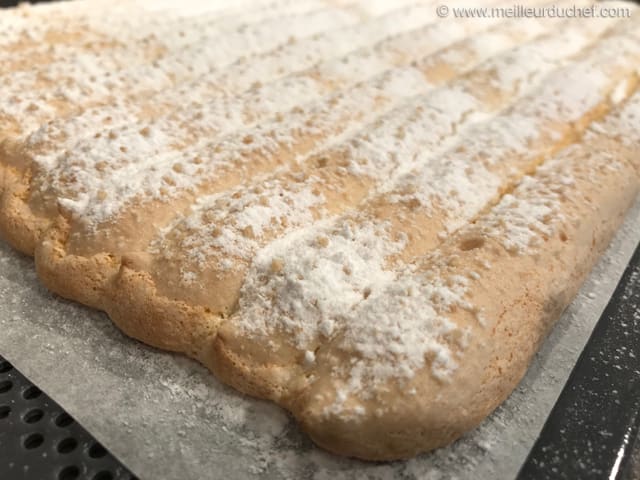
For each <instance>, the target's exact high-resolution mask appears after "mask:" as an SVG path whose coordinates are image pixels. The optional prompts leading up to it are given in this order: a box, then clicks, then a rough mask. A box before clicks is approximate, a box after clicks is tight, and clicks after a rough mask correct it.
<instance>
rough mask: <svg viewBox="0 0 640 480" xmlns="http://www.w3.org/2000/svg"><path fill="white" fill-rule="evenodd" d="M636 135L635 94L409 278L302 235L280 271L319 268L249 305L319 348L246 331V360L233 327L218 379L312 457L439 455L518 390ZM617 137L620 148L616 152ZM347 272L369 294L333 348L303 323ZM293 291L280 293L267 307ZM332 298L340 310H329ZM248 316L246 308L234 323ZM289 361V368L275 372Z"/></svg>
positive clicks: (636, 145) (317, 328)
mask: <svg viewBox="0 0 640 480" xmlns="http://www.w3.org/2000/svg"><path fill="white" fill-rule="evenodd" d="M639 131H640V94H635V95H634V96H633V97H632V98H631V99H630V100H629V101H628V102H627V103H626V104H622V106H621V107H620V108H618V109H616V110H615V111H614V112H612V113H611V114H610V115H608V116H607V117H606V118H605V119H604V120H603V121H602V122H598V123H596V124H593V125H592V126H591V127H590V128H589V129H588V131H587V133H586V134H585V135H584V136H583V143H578V144H572V145H570V146H569V147H568V148H566V149H565V150H563V151H561V152H559V153H558V154H557V155H556V156H555V157H554V158H553V159H550V160H548V161H547V162H545V163H544V164H543V165H542V166H540V167H539V168H537V169H536V171H535V172H532V175H530V176H525V177H524V178H523V179H522V181H521V182H520V183H519V185H518V186H517V187H516V188H515V189H514V190H513V191H512V192H511V193H510V194H508V195H505V196H504V197H503V198H502V199H501V200H500V201H499V203H498V204H497V205H496V206H494V207H493V208H491V210H489V211H488V212H486V213H484V214H483V215H481V216H480V217H479V218H478V219H477V221H476V222H475V223H474V224H467V225H465V226H463V227H462V228H461V229H460V230H458V231H457V232H456V233H454V234H452V235H451V236H449V237H448V238H447V239H446V240H444V242H443V243H442V244H441V245H440V246H438V247H437V248H436V249H435V250H433V251H431V252H430V253H428V254H427V255H426V256H424V257H422V259H419V260H417V261H416V263H414V264H410V265H407V266H405V267H400V268H397V269H393V270H385V269H384V267H382V265H380V264H379V263H377V262H378V261H379V259H380V258H381V257H379V256H378V254H380V253H383V252H381V251H378V250H375V248H376V246H377V245H379V242H382V241H384V240H382V239H381V238H380V237H379V236H378V235H377V234H375V233H374V232H373V231H371V230H369V231H368V233H365V232H364V231H363V230H361V231H360V232H359V233H358V234H357V235H359V236H361V240H362V239H364V238H368V239H369V240H368V241H369V242H370V246H371V247H372V249H371V250H370V251H369V255H368V256H365V257H361V256H360V255H356V256H353V253H354V251H353V250H344V248H349V247H347V246H346V244H347V241H348V243H351V241H350V240H348V238H347V237H348V235H344V236H343V237H342V238H344V239H345V242H344V243H339V242H342V239H340V240H339V242H337V243H336V244H335V245H332V244H331V243H330V244H329V246H328V247H327V249H326V254H324V255H321V256H317V255H318V251H313V247H312V246H311V245H312V244H311V243H310V242H312V241H313V239H312V238H310V237H309V236H308V235H307V236H306V239H305V240H306V243H305V241H303V239H302V238H298V239H297V241H293V242H291V241H286V242H283V243H281V244H280V245H279V246H278V247H277V251H279V252H280V253H282V254H284V255H285V258H287V260H288V261H289V262H294V263H298V262H303V261H307V262H310V261H311V258H312V257H313V258H314V259H315V260H313V263H309V264H302V263H300V264H298V267H300V268H301V270H300V272H303V271H304V273H301V275H302V277H295V275H294V276H290V275H292V274H293V270H289V271H287V269H286V267H285V269H283V270H282V271H281V272H280V274H279V275H280V276H281V277H284V278H280V279H277V277H278V274H275V273H274V274H272V276H271V277H270V278H268V279H266V280H265V279H263V280H262V281H261V283H260V286H258V285H256V284H253V285H251V288H259V292H258V291H256V292H255V294H254V295H252V297H253V298H252V300H257V301H259V302H260V301H261V302H262V306H263V308H264V309H265V312H270V311H271V309H272V308H273V305H279V306H286V307H287V308H288V309H289V311H290V313H291V314H293V315H291V316H287V317H286V320H283V321H280V324H281V325H286V323H285V322H287V323H288V327H289V331H290V332H296V334H297V335H300V333H301V332H305V331H306V334H307V335H309V336H319V337H324V338H326V339H327V340H325V341H322V342H320V343H319V344H318V346H317V347H316V348H314V349H311V350H306V351H305V350H297V352H296V351H295V350H293V351H289V350H288V348H290V347H288V345H289V342H290V337H287V336H285V335H284V334H283V333H280V334H273V333H267V332H269V330H268V329H265V328H266V325H269V322H270V321H273V317H270V318H268V319H266V320H265V321H262V320H261V321H260V322H259V323H256V324H254V325H253V327H250V328H249V333H253V334H258V336H259V337H261V338H262V340H261V345H262V347H261V348H260V350H261V353H255V352H254V350H255V349H256V346H255V343H254V342H247V341H246V338H245V337H242V336H238V335H237V328H238V327H237V325H234V321H229V322H226V323H225V324H224V325H223V326H222V327H221V329H220V333H219V335H218V337H217V339H216V357H215V359H214V360H212V361H211V363H212V364H213V369H214V371H215V372H216V373H218V374H219V375H221V376H222V378H224V379H225V380H226V381H228V382H229V383H231V384H232V385H234V386H236V388H240V389H243V390H245V391H249V392H251V393H254V394H260V395H265V394H266V396H268V397H270V398H273V399H276V400H277V401H278V402H279V403H281V404H285V405H287V407H288V408H289V409H290V410H292V412H293V413H294V415H295V416H296V417H297V418H298V419H299V420H300V421H301V422H302V424H303V426H304V428H305V429H306V430H307V432H308V433H309V434H310V435H311V436H312V438H313V439H314V441H316V442H317V443H319V444H320V445H322V446H323V447H325V448H328V449H329V450H332V451H337V452H340V453H341V454H345V453H346V454H349V455H354V456H359V457H364V458H376V459H390V458H402V457H407V456H411V455H414V454H416V453H417V452H420V451H423V450H427V449H433V448H437V447H440V446H443V445H446V444H447V443H449V442H451V441H453V440H454V439H455V438H457V437H458V436H460V435H461V434H462V433H463V432H465V431H467V430H469V429H470V428H473V427H474V426H476V425H477V424H478V423H479V422H480V421H481V420H482V419H483V418H484V417H486V415H487V414H489V413H490V412H491V411H492V410H493V409H494V408H495V407H496V406H497V405H498V404H499V403H500V402H502V401H503V400H504V398H505V397H506V396H507V395H508V394H509V393H510V392H511V391H512V389H513V388H514V387H515V385H516V384H517V383H518V382H519V381H520V379H521V377H522V375H523V374H524V372H525V370H526V367H527V366H528V364H529V361H530V359H531V357H532V355H533V354H534V353H535V351H536V350H537V348H538V346H539V344H540V343H541V341H542V340H543V339H544V337H545V335H546V333H547V332H548V330H549V328H550V327H551V326H552V324H553V322H554V321H555V320H556V319H557V318H558V316H559V315H560V313H561V312H562V310H563V309H564V308H565V307H566V306H567V305H568V303H569V302H570V301H571V299H572V298H573V296H574V295H575V294H576V292H577V289H578V288H579V286H580V285H581V283H582V281H583V280H584V278H585V276H586V275H587V274H588V272H589V270H590V269H591V267H592V265H593V264H594V263H595V261H596V260H597V258H598V256H599V255H600V254H601V253H602V251H603V250H604V248H605V247H606V245H607V244H608V242H609V240H610V238H611V236H612V235H613V233H614V232H615V230H616V228H617V227H618V226H619V224H620V223H621V221H622V218H623V216H624V212H625V211H626V209H627V208H628V207H629V206H630V205H631V204H632V203H633V201H634V199H635V198H636V196H637V194H638V192H639V191H640V174H639V172H638V161H637V159H638V156H639V154H640V136H639V134H638V132H639ZM618 136H619V137H620V138H625V139H626V140H625V141H624V142H618V141H616V140H614V138H615V137H618ZM337 238H340V237H337ZM470 238H474V239H475V240H474V242H473V245H470V244H469V239H470ZM387 241H388V240H387ZM514 244H517V245H519V248H518V249H515V250H514V248H513V245H514ZM332 247H333V248H332ZM274 248H275V247H274ZM360 248H362V247H360ZM275 251H276V250H271V252H270V253H275ZM364 252H365V250H364V249H363V250H361V253H364ZM265 253H266V252H265ZM341 258H344V259H345V260H346V259H353V261H354V262H357V261H365V262H367V263H368V264H369V265H367V266H366V269H365V270H363V271H366V272H367V275H368V277H369V279H370V281H372V282H377V284H376V285H375V288H372V289H371V291H370V292H369V294H368V295H366V296H362V297H361V298H360V299H359V300H357V301H356V299H355V298H354V303H353V304H352V305H351V306H349V307H348V308H345V307H347V305H345V304H341V305H337V306H338V307H339V309H340V310H339V313H337V312H336V313H337V314H336V315H335V316H333V318H332V319H331V321H332V322H333V324H332V325H331V329H332V333H331V335H330V336H326V335H325V331H328V328H329V327H328V326H327V325H326V324H322V323H320V324H314V323H313V322H310V321H308V320H307V319H309V318H310V314H311V315H313V316H314V317H316V318H317V316H318V315H320V314H321V313H322V309H323V308H324V309H325V312H326V311H327V309H329V308H331V307H329V305H331V306H333V305H335V303H333V302H335V299H336V298H343V297H344V296H345V292H346V295H347V296H350V290H349V287H348V285H349V282H347V283H346V284H345V283H344V280H343V279H342V278H341V277H340V276H338V275H337V272H338V269H337V268H336V267H337V266H338V265H335V263H338V262H339V261H340V259H341ZM305 259H306V260H305ZM264 260H266V258H265V257H262V258H260V261H264ZM336 260H337V261H336ZM287 282H290V283H289V287H288V289H287V290H286V291H285V290H282V289H280V288H278V289H277V291H271V287H273V286H274V285H276V284H280V285H283V284H285V283H287ZM322 286H327V287H326V288H322ZM334 288H335V291H336V292H337V291H340V296H339V297H335V296H332V294H334V293H335V292H334V291H333V289H334ZM259 295H261V297H260V298H261V300H258V299H257V297H258V296H259ZM247 300H249V299H247ZM336 303H339V302H336ZM272 304H273V305H272ZM241 305H242V306H243V307H244V306H245V305H244V304H243V303H242V301H241ZM247 305H248V304H247ZM251 305H255V304H254V303H251ZM296 308H299V310H298V311H296V310H295V309H296ZM314 309H315V311H316V312H317V313H313V312H314ZM479 312H480V313H481V314H482V318H483V321H479ZM246 314H247V312H246V311H245V310H244V308H242V309H241V311H240V312H239V314H238V315H239V318H242V319H244V318H246V317H245V315H246ZM280 314H282V311H280ZM240 316H241V317H240ZM233 320H235V318H234V319H233ZM327 320H328V319H327ZM243 321H244V320H240V322H243ZM323 328H324V329H326V330H325V331H323V330H322V329H323ZM245 333H246V332H245ZM240 346H241V349H239V347H240ZM294 352H296V354H294ZM254 354H255V355H256V357H257V358H258V359H260V356H259V355H260V354H262V355H265V356H266V357H267V358H266V359H262V362H257V363H258V366H256V365H255V364H253V363H252V362H251V361H250V360H248V359H249V358H251V356H252V355H254ZM287 354H289V356H287ZM283 355H284V358H286V359H287V360H288V361H289V363H287V362H286V361H282V362H281V359H282V356H283ZM272 359H277V361H275V362H274V363H270V360H272ZM217 362H220V363H217ZM244 362H246V363H244ZM262 376H265V378H266V379H267V381H266V382H265V381H263V379H262ZM257 377H260V378H257ZM252 381H255V383H252ZM269 381H271V382H272V384H271V385H269ZM256 385H262V390H259V389H258V388H256ZM264 385H267V386H266V387H265V386H264ZM277 387H279V388H277ZM356 431H357V432H358V435H357V438H356V435H355V434H354V432H356ZM362 432H366V433H367V435H366V438H367V440H365V441H362Z"/></svg>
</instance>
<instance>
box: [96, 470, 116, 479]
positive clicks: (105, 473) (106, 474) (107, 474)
mask: <svg viewBox="0 0 640 480" xmlns="http://www.w3.org/2000/svg"><path fill="white" fill-rule="evenodd" d="M92 480H113V473H111V472H110V471H108V470H103V471H101V472H98V473H96V474H95V475H94V476H93V478H92Z"/></svg>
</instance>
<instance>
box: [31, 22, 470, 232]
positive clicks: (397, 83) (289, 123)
mask: <svg viewBox="0 0 640 480" xmlns="http://www.w3.org/2000/svg"><path fill="white" fill-rule="evenodd" d="M447 25H449V26H451V31H452V32H454V33H456V32H457V34H458V35H460V36H462V35H465V32H466V31H467V29H466V28H464V27H462V28H461V27H459V26H457V25H455V26H454V23H453V22H451V23H448V24H447ZM427 28H428V27H427ZM445 29H446V27H444V26H438V27H437V28H429V30H428V31H429V32H430V36H427V35H424V36H419V38H420V40H419V41H420V42H421V43H419V45H421V46H423V48H424V49H425V50H426V51H427V52H428V51H429V50H431V49H433V50H435V49H437V48H438V46H440V45H441V44H445V45H446V44H447V43H446V42H447V40H446V39H447V38H450V37H449V36H443V35H442V33H443V32H444V31H445ZM421 32H422V30H421ZM443 38H444V40H443ZM438 39H440V40H439V42H438ZM409 41H411V42H412V43H414V44H415V43H416V42H417V41H418V40H417V39H416V37H413V38H410V37H409V36H405V35H402V36H400V37H397V38H396V37H394V38H393V39H390V40H389V41H383V42H381V43H380V44H378V45H376V47H374V49H373V51H371V50H370V49H361V50H358V51H356V52H354V53H353V54H350V55H348V56H346V57H345V58H344V59H336V60H331V61H327V62H325V63H323V64H321V65H320V66H318V67H316V68H313V69H311V70H310V71H308V72H304V73H302V74H300V75H295V76H293V77H291V78H285V79H283V80H282V81H281V82H277V83H276V84H274V85H265V86H264V88H263V89H258V90H257V92H249V93H248V94H246V96H244V97H243V96H241V97H239V100H238V102H239V104H238V103H234V102H236V100H234V99H229V100H222V101H221V102H218V103H217V104H213V106H214V107H215V108H211V107H212V105H211V104H210V105H207V106H205V107H203V108H202V109H201V110H200V111H199V112H196V114H195V115H192V116H191V117H189V119H188V120H187V119H185V120H182V121H181V122H179V123H178V124H177V125H176V126H175V128H173V129H169V128H165V129H161V130H160V131H159V132H156V131H155V130H154V129H150V132H149V140H145V139H144V138H143V136H141V135H140V132H139V130H135V131H129V132H127V133H128V134H129V136H127V137H125V138H124V139H120V138H119V135H118V133H119V132H117V131H114V132H113V135H112V136H109V135H107V136H101V138H99V139H91V141H86V142H83V143H81V144H80V145H78V146H76V148H75V149H74V150H73V151H70V152H68V153H67V154H65V155H64V156H63V157H62V158H60V159H59V162H58V163H57V165H55V167H54V168H53V169H50V170H45V171H44V174H45V175H48V174H49V172H51V173H50V176H49V178H47V179H46V180H45V181H42V184H43V185H46V186H50V188H51V189H52V191H53V192H52V193H49V192H45V194H46V195H51V198H52V199H53V200H54V201H56V200H57V201H58V202H59V203H60V204H61V205H62V206H63V207H64V208H65V209H66V210H67V211H69V212H70V213H71V214H72V215H73V218H74V219H76V220H77V222H78V224H79V227H80V228H83V229H88V230H90V231H91V230H95V229H97V230H99V228H97V227H99V226H100V224H101V223H107V222H109V223H110V222H111V220H113V219H115V218H119V217H118V215H120V214H122V213H123V210H124V209H126V208H127V206H128V205H129V204H130V203H131V202H132V201H134V200H136V199H140V200H141V201H142V202H144V201H145V199H144V198H143V195H140V192H141V191H142V192H144V195H145V196H147V200H146V201H148V199H149V198H151V199H152V200H154V201H158V203H157V207H160V208H161V203H162V201H166V200H168V198H170V197H174V199H175V200H173V199H172V202H173V204H174V208H175V206H176V205H177V203H176V202H177V201H179V200H180V199H179V198H177V199H176V198H175V197H179V196H185V200H184V202H187V203H188V201H190V199H189V196H192V195H193V193H195V191H196V190H200V191H211V190H213V191H216V190H223V189H224V188H225V187H226V186H229V185H233V183H234V182H235V183H237V181H238V179H239V178H241V177H240V176H243V177H246V176H252V175H255V174H256V173H258V172H259V171H263V172H264V171H269V170H271V169H273V168H276V167H277V166H279V165H282V164H284V163H286V162H294V161H295V159H296V157H297V156H299V155H303V154H304V153H305V152H308V151H310V150H311V149H312V148H314V147H315V146H317V145H319V144H321V143H322V142H325V141H327V140H328V139H329V138H331V137H335V136H336V135H339V134H341V133H343V132H344V131H346V130H347V129H348V128H349V127H350V126H357V124H358V122H359V121H360V120H361V119H362V118H363V117H364V116H365V115H371V114H375V113H376V112H380V111H382V110H383V109H384V108H385V107H386V108H389V104H390V102H392V101H393V100H394V98H402V96H403V95H406V93H404V91H405V89H406V90H407V91H408V92H411V89H415V88H427V87H428V83H427V82H425V80H424V78H423V77H422V75H421V74H420V73H419V72H418V71H415V70H414V69H401V68H397V69H396V70H393V67H394V65H395V64H400V65H402V63H403V62H406V63H408V62H410V61H412V60H413V59H415V57H413V58H412V57H410V56H408V55H406V54H404V55H398V54H396V53H395V52H397V51H398V50H399V49H400V47H401V46H402V44H403V43H406V42H409ZM354 66H357V67H358V68H357V69H355V68H353V67H354ZM388 68H392V70H390V72H389V73H388V74H380V75H379V76H378V77H375V78H373V79H371V80H365V79H366V78H367V77H369V76H371V75H374V76H375V75H376V74H379V73H380V72H382V71H384V70H385V69H388ZM345 70H347V72H345ZM349 78H351V79H356V80H357V79H363V80H365V81H364V82H362V83H361V84H359V85H357V86H354V87H351V88H349V89H348V90H343V91H340V92H339V93H336V94H334V95H329V96H327V97H324V98H322V99H320V100H318V101H316V102H310V103H305V101H306V99H307V96H306V95H305V92H306V91H308V90H313V89H314V88H321V85H324V87H323V88H324V89H325V90H328V89H329V87H328V86H330V85H333V87H334V88H340V87H347V86H348V80H347V79H349ZM402 81H407V82H408V83H407V85H406V86H405V85H403V84H402ZM296 82H300V83H299V85H300V84H301V85H302V86H301V87H299V93H300V94H299V95H298V96H295V97H294V98H293V100H292V101H291V103H290V105H296V107H294V109H293V110H291V111H290V112H283V111H281V110H280V107H279V106H276V105H274V104H272V103H271V102H270V101H269V98H271V95H273V94H274V93H276V92H278V93H279V95H284V94H285V93H286V94H288V95H289V96H293V93H295V91H296V90H295V85H296ZM310 82H313V83H312V85H311V86H310V87H306V86H307V85H308V84H309V83H310ZM345 84H347V85H345ZM275 88H277V90H276V89H275ZM385 91H387V93H385ZM256 94H257V95H258V96H257V97H256ZM378 97H379V98H378ZM256 98H257V99H258V100H259V103H258V108H256V109H255V110H254V109H253V107H252V105H251V103H252V101H254V100H255V99H256ZM288 101H290V100H288ZM283 102H284V103H285V105H286V102H287V101H283ZM221 106H222V107H224V108H227V110H226V111H227V113H228V114H229V117H231V118H229V119H227V115H226V114H225V115H221V112H220V109H221V108H220V107H221ZM260 109H262V113H260ZM216 110H217V111H216ZM256 110H257V112H256ZM270 114H271V115H273V116H272V118H270V119H269V121H266V122H264V121H263V122H262V123H260V124H258V125H255V126H253V127H251V126H250V127H249V128H244V129H240V130H237V131H235V132H233V133H231V134H229V135H227V136H223V137H221V138H220V139H219V140H217V141H216V142H213V143H204V145H203V144H202V143H203V142H198V141H197V140H198V138H197V137H200V136H203V137H204V138H205V139H206V138H207V136H206V135H197V136H196V138H193V137H191V139H193V140H194V141H195V143H194V144H193V145H192V146H189V147H187V148H182V149H181V148H177V149H176V150H174V152H173V153H172V151H171V146H172V145H173V146H175V145H182V146H184V144H185V143H189V140H190V138H180V137H176V136H175V135H174V133H175V132H177V133H178V135H179V134H180V133H181V132H184V134H185V135H186V134H192V132H193V131H195V132H198V126H200V130H202V129H207V128H212V130H211V132H216V130H218V131H219V130H222V129H224V128H227V127H225V126H224V123H225V122H229V123H231V128H232V127H233V126H234V125H242V124H243V123H244V122H247V123H250V122H252V121H253V122H255V121H256V120H262V119H264V118H265V117H268V116H269V115H270ZM253 115H255V116H256V117H255V118H251V117H252V116H253ZM222 116H224V119H223V120H222V121H221V120H220V117H222ZM234 118H235V123H234ZM164 120H165V121H166V122H167V126H168V125H170V124H171V123H172V122H173V121H175V119H174V118H170V117H167V118H165V119H164ZM180 124H182V125H183V128H184V130H183V129H181V128H180ZM216 125H217V127H216ZM156 133H158V135H157V136H156V135H155V134H156ZM110 143H111V144H112V145H109V144H110ZM96 145H98V147H96ZM108 145H109V146H108ZM145 145H146V146H148V147H149V149H148V150H146V151H145ZM156 145H159V146H158V147H157V146H156ZM107 146H108V147H107ZM121 146H125V148H126V149H127V151H126V152H121V151H119V148H120V147H121ZM165 147H166V148H165ZM105 151H106V152H107V154H106V155H105V156H103V152H105ZM123 153H124V155H123ZM113 157H116V158H117V157H120V158H118V160H117V161H114V160H112V158H113ZM150 167H153V168H150ZM123 168H128V169H129V171H130V172H131V171H138V172H140V174H138V175H135V176H132V175H130V174H123V173H124V172H123ZM70 173H73V176H70V175H69V174H70ZM68 180H71V181H70V182H69V181H68ZM37 181H39V180H38V179H36V182H37ZM154 184H155V185H156V186H155V187H153V185H154ZM141 185H146V186H149V187H150V189H149V190H148V189H146V188H142V189H141V188H140V187H141ZM114 188H116V189H117V190H116V191H114ZM151 188H153V189H152V190H151ZM101 192H102V193H101ZM104 192H106V193H107V197H106V198H105V197H104ZM109 192H113V194H112V195H109V194H108V193H109ZM94 199H95V201H94ZM42 203H44V204H50V205H51V204H52V202H51V201H48V202H47V201H44V202H42ZM54 205H55V204H54ZM136 208H137V207H136ZM125 212H126V210H125ZM119 223H122V222H119ZM89 233H91V232H89Z"/></svg>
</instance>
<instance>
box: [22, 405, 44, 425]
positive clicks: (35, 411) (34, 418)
mask: <svg viewBox="0 0 640 480" xmlns="http://www.w3.org/2000/svg"><path fill="white" fill-rule="evenodd" d="M42 417H44V412H43V411H42V410H40V409H39V408H32V409H31V410H29V411H28V412H27V413H25V414H24V416H23V417H22V421H23V422H24V423H36V422H39V421H40V420H42Z"/></svg>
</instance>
